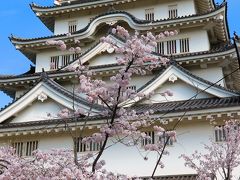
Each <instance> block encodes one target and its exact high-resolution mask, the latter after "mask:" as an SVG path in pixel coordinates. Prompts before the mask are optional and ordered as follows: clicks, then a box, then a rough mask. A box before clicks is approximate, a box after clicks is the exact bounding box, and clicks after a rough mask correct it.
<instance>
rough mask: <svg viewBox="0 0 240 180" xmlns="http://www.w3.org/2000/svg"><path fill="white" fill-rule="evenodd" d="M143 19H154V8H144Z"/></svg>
mask: <svg viewBox="0 0 240 180" xmlns="http://www.w3.org/2000/svg"><path fill="white" fill-rule="evenodd" d="M145 19H146V20H148V21H154V8H150V9H145Z"/></svg>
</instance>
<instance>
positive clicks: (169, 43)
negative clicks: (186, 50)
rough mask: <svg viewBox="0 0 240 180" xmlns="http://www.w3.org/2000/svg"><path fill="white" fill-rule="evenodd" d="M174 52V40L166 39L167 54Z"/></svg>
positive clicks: (175, 49) (175, 50) (175, 48)
mask: <svg viewBox="0 0 240 180" xmlns="http://www.w3.org/2000/svg"><path fill="white" fill-rule="evenodd" d="M176 53H177V46H176V40H171V41H167V54H176Z"/></svg>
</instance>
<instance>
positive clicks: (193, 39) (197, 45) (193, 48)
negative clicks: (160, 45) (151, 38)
mask: <svg viewBox="0 0 240 180" xmlns="http://www.w3.org/2000/svg"><path fill="white" fill-rule="evenodd" d="M184 38H189V52H200V51H208V50H209V49H210V43H209V38H208V34H207V31H206V30H202V29H191V30H180V31H179V34H178V35H175V36H170V37H167V38H164V39H162V40H161V41H163V42H165V41H169V40H177V53H180V47H179V44H180V43H179V42H178V41H179V39H184ZM165 52H167V50H166V47H165Z"/></svg>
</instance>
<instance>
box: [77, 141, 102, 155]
mask: <svg viewBox="0 0 240 180" xmlns="http://www.w3.org/2000/svg"><path fill="white" fill-rule="evenodd" d="M101 147H102V142H99V143H97V142H89V143H82V142H81V140H80V139H79V140H78V143H77V152H90V151H99V150H100V148H101Z"/></svg>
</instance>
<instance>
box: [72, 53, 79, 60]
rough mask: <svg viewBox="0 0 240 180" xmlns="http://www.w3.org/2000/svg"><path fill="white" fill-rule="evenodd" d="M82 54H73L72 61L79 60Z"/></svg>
mask: <svg viewBox="0 0 240 180" xmlns="http://www.w3.org/2000/svg"><path fill="white" fill-rule="evenodd" d="M79 56H80V54H73V55H72V60H73V61H74V60H76V59H77V58H79Z"/></svg>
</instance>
